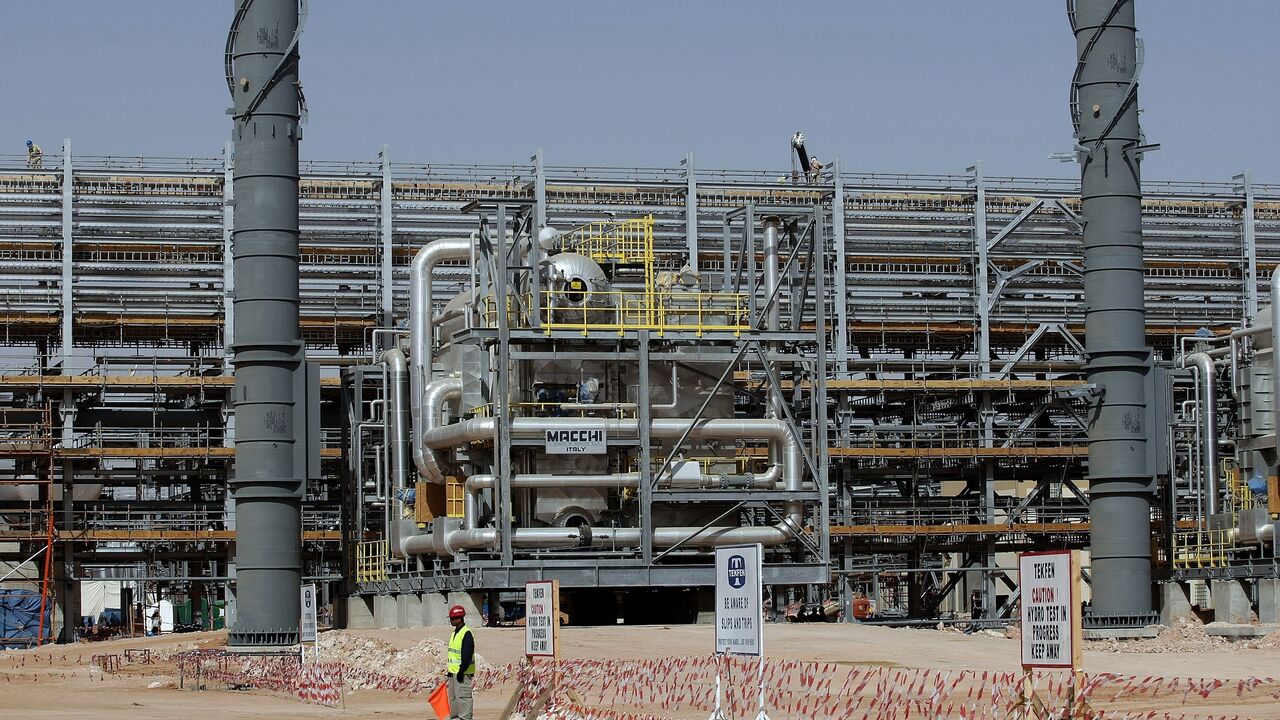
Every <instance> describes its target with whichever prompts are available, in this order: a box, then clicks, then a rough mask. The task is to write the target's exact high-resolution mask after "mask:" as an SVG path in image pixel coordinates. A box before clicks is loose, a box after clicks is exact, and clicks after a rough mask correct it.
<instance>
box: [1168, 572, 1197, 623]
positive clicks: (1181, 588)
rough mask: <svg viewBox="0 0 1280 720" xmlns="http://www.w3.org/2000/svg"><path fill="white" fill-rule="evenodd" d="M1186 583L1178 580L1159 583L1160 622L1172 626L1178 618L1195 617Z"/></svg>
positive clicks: (1188, 618)
mask: <svg viewBox="0 0 1280 720" xmlns="http://www.w3.org/2000/svg"><path fill="white" fill-rule="evenodd" d="M1189 590H1190V588H1188V587H1187V586H1186V585H1183V584H1182V583H1180V582H1165V583H1160V624H1161V625H1165V626H1167V627H1173V626H1174V624H1175V623H1177V622H1178V621H1179V620H1191V619H1194V618H1195V612H1194V611H1193V610H1192V608H1191V599H1190V595H1189Z"/></svg>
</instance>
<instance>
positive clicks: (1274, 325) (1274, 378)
mask: <svg viewBox="0 0 1280 720" xmlns="http://www.w3.org/2000/svg"><path fill="white" fill-rule="evenodd" d="M1277 383H1280V267H1277V268H1276V269H1275V270H1273V271H1272V273H1271V387H1272V388H1276V387H1277ZM1277 395H1280V393H1277V392H1276V391H1275V390H1274V389H1273V390H1272V395H1271V412H1272V420H1271V428H1272V433H1274V434H1275V437H1276V450H1278V451H1280V401H1278V400H1280V398H1277Z"/></svg>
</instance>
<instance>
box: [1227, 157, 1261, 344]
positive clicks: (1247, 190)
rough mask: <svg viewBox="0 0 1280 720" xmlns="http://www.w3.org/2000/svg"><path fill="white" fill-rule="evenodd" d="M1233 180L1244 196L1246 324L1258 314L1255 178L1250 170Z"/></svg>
mask: <svg viewBox="0 0 1280 720" xmlns="http://www.w3.org/2000/svg"><path fill="white" fill-rule="evenodd" d="M1232 180H1234V181H1235V184H1236V192H1238V193H1240V194H1241V195H1243V196H1244V203H1243V204H1242V205H1241V206H1240V244H1241V250H1242V254H1243V255H1244V324H1245V325H1249V324H1252V323H1253V316H1254V315H1257V314H1258V245H1257V240H1256V238H1255V237H1254V233H1255V229H1256V228H1255V225H1254V222H1253V210H1254V203H1253V180H1252V178H1251V177H1250V173H1249V171H1248V170H1245V171H1244V172H1243V173H1241V174H1239V175H1236V176H1235V177H1234V178H1232Z"/></svg>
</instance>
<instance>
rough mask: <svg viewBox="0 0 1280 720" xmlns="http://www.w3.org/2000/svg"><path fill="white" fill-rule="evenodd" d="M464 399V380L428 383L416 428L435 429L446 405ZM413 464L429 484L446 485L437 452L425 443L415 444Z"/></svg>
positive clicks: (442, 380)
mask: <svg viewBox="0 0 1280 720" xmlns="http://www.w3.org/2000/svg"><path fill="white" fill-rule="evenodd" d="M460 397H462V378H458V377H447V378H440V379H439V380H432V381H431V382H429V383H427V387H426V391H425V392H424V394H423V398H422V407H421V414H420V416H419V417H418V418H417V422H416V423H415V425H414V427H415V428H418V429H419V431H420V432H421V433H427V432H430V431H431V430H433V429H435V428H436V426H437V424H438V423H439V422H440V411H441V410H442V409H443V408H444V404H445V403H447V402H450V401H452V400H457V399H458V398H460ZM413 463H414V465H415V466H416V467H417V468H418V472H419V473H421V474H422V477H423V478H425V479H426V481H427V482H432V483H435V484H437V485H440V484H442V483H444V476H445V472H444V468H442V467H441V466H440V460H439V458H437V457H436V454H435V452H433V451H432V449H431V448H430V447H428V446H427V444H426V443H425V442H415V443H413Z"/></svg>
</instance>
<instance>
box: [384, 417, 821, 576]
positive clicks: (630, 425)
mask: <svg viewBox="0 0 1280 720" xmlns="http://www.w3.org/2000/svg"><path fill="white" fill-rule="evenodd" d="M691 425H692V427H691ZM601 427H603V428H604V430H605V431H606V432H608V433H610V434H615V435H621V436H628V437H630V436H636V435H638V434H639V421H637V420H634V419H632V420H625V419H607V420H604V419H598V418H515V419H514V420H513V421H512V423H511V437H513V438H535V437H541V436H542V435H543V433H544V432H545V431H546V430H575V429H598V428H601ZM495 428H496V423H495V422H494V419H493V418H474V419H471V420H466V421H463V422H460V423H453V424H450V425H446V426H444V427H440V428H434V429H432V430H429V431H426V432H424V433H423V435H422V438H421V442H422V444H423V445H425V446H427V447H431V448H437V449H439V448H445V447H453V446H457V445H461V444H465V443H469V442H474V441H477V440H486V439H492V438H493V436H494V430H495ZM686 431H687V432H688V434H689V436H690V437H698V438H722V439H738V438H758V439H763V440H769V441H770V442H771V444H772V445H775V446H778V447H780V452H779V453H778V454H779V455H780V457H781V459H782V461H781V463H780V465H779V472H780V477H781V480H782V484H783V489H784V490H787V491H792V492H799V491H802V490H803V489H804V458H803V456H802V455H801V453H802V450H801V449H800V446H799V443H798V442H796V440H795V437H794V436H793V435H792V433H791V432H790V430H789V429H788V428H787V425H786V423H785V422H783V421H781V420H737V419H733V420H729V419H711V420H700V421H698V422H697V423H693V421H691V420H689V419H685V418H655V419H653V420H652V421H651V422H650V436H651V437H655V438H667V439H670V438H678V437H680V436H681V435H684V434H685V432H686ZM516 477H517V478H518V477H520V476H516ZM552 477H554V476H552ZM575 479H576V478H574V477H571V476H565V477H563V478H556V479H555V480H547V481H546V482H555V483H565V485H564V486H570V485H572V484H573V481H574V480H575ZM770 479H771V480H772V477H771V478H770ZM514 480H515V478H513V482H514ZM611 481H612V480H611ZM477 482H481V481H479V480H478V481H477ZM537 482H542V481H537ZM773 482H774V483H776V480H775V481H773ZM771 484H772V483H771ZM468 494H470V493H468ZM470 504H472V505H473V507H472V508H471V509H472V512H473V514H472V515H470V516H469V519H464V528H463V529H460V530H457V531H455V532H453V533H450V535H449V540H448V542H447V545H449V547H450V548H453V549H463V550H465V549H474V548H477V547H485V548H491V547H493V546H494V544H495V543H496V542H497V541H498V535H497V530H496V529H495V528H473V527H468V526H467V525H468V524H469V523H473V522H474V518H475V515H474V512H475V507H474V504H475V503H474V500H472V502H471V503H470ZM464 508H465V505H464ZM464 511H465V510H464ZM784 513H785V517H784V519H783V520H782V522H780V523H778V524H776V525H773V526H770V527H745V528H744V527H733V528H705V529H704V528H696V527H671V528H656V529H655V530H654V544H655V545H657V546H660V547H670V546H672V545H677V544H684V545H689V546H691V547H713V546H716V545H723V544H732V543H739V542H760V543H763V544H767V545H777V544H780V543H783V542H786V541H788V540H790V539H792V538H794V537H795V536H796V535H797V534H798V533H799V532H800V531H801V529H802V528H803V526H804V503H803V502H800V501H788V502H787V503H786V504H785V505H784ZM545 530H549V528H519V529H517V530H515V531H514V534H513V537H512V544H513V545H514V546H517V547H529V546H530V544H532V545H533V546H537V547H549V546H555V545H554V543H558V542H562V541H564V542H567V540H565V538H564V536H563V532H562V531H561V529H559V528H553V529H550V530H557V531H561V533H560V534H556V533H552V534H551V535H550V537H549V538H548V537H545V536H546V533H541V532H534V531H545ZM570 530H580V529H576V528H570ZM589 532H590V533H591V535H590V537H591V538H597V537H598V536H597V534H596V533H597V532H599V533H607V534H608V537H609V540H608V542H607V543H606V544H619V545H628V544H638V543H639V542H640V530H639V528H621V529H619V528H591V529H590V531H589ZM544 539H545V540H547V541H548V542H551V543H552V545H539V544H538V542H540V541H541V540H544ZM580 542H581V535H578V536H575V540H574V544H571V545H569V546H570V547H576V546H578V543H580ZM402 547H403V549H404V551H405V552H406V553H414V552H434V544H433V543H432V542H431V541H430V539H429V538H427V537H426V536H418V537H417V538H406V539H405V540H404V541H403V542H402Z"/></svg>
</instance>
